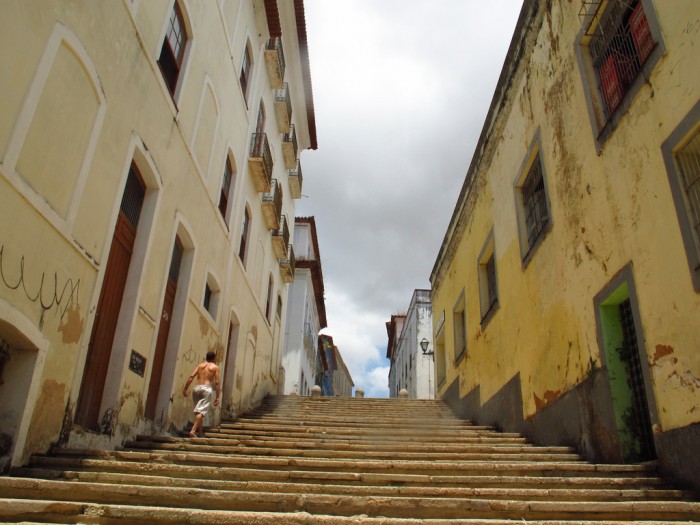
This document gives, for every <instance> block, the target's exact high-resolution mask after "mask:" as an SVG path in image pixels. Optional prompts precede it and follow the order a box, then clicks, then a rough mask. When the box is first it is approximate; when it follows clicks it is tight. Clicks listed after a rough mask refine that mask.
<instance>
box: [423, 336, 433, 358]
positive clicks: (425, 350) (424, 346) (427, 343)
mask: <svg viewBox="0 0 700 525" xmlns="http://www.w3.org/2000/svg"><path fill="white" fill-rule="evenodd" d="M429 344H430V341H428V340H427V339H426V338H425V337H424V338H423V340H422V341H421V342H420V347H421V350H423V355H433V354H434V353H435V352H433V351H432V350H431V351H430V352H428V345H429Z"/></svg>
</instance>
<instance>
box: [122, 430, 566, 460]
mask: <svg viewBox="0 0 700 525" xmlns="http://www.w3.org/2000/svg"><path fill="white" fill-rule="evenodd" d="M130 447H133V448H163V449H169V450H194V449H195V448H196V447H218V448H221V449H224V448H226V449H228V450H230V451H231V452H234V451H235V452H240V451H241V448H245V447H254V448H278V449H292V450H321V451H338V452H343V451H362V452H366V453H373V452H377V448H378V446H377V444H375V443H365V442H363V441H349V440H343V441H341V440H338V439H336V440H327V439H308V438H305V437H302V438H294V439H289V438H287V439H284V438H282V437H278V438H275V439H269V438H267V437H262V438H252V437H249V438H243V437H240V436H239V437H238V438H237V439H230V438H228V437H225V435H223V436H221V435H219V436H216V435H212V434H209V433H208V434H207V435H206V436H205V437H203V438H187V439H182V438H174V437H169V436H167V437H166V436H162V437H158V436H138V437H137V439H136V440H135V441H129V442H127V443H126V444H125V445H124V448H130ZM382 449H383V450H382V452H381V453H382V454H387V453H392V452H397V453H424V454H427V455H429V456H434V455H436V454H444V453H448V454H449V453H452V454H461V453H500V454H574V450H573V449H572V448H571V447H535V446H533V445H532V444H528V443H508V442H506V443H501V442H483V441H475V442H473V443H460V444H455V443H441V444H434V443H425V442H423V443H402V442H388V443H387V442H382Z"/></svg>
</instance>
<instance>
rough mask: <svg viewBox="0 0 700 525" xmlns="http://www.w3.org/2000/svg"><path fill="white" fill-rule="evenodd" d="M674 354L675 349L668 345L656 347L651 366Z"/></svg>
mask: <svg viewBox="0 0 700 525" xmlns="http://www.w3.org/2000/svg"><path fill="white" fill-rule="evenodd" d="M671 354H673V347H671V346H668V345H656V351H655V352H654V357H653V359H652V361H651V366H654V365H656V364H657V361H658V360H659V359H661V358H662V357H666V356H668V355H671Z"/></svg>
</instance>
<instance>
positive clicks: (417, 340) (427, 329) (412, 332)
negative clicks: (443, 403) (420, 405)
mask: <svg viewBox="0 0 700 525" xmlns="http://www.w3.org/2000/svg"><path fill="white" fill-rule="evenodd" d="M432 324H433V315H432V306H431V303H430V290H415V291H414V292H413V297H412V298H411V303H410V305H409V307H408V312H407V313H406V315H405V316H397V315H394V316H392V318H391V321H389V322H388V323H387V334H388V336H389V344H388V346H387V357H388V358H389V359H390V361H391V367H390V369H389V396H390V397H398V396H399V392H400V391H401V390H404V389H405V390H406V391H407V392H408V397H411V398H415V399H433V398H434V397H435V381H434V377H433V354H432V352H433V337H432V332H433V331H432ZM422 346H425V350H426V351H425V352H424V351H423V348H422Z"/></svg>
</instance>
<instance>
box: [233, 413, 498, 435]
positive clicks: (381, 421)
mask: <svg viewBox="0 0 700 525" xmlns="http://www.w3.org/2000/svg"><path fill="white" fill-rule="evenodd" d="M236 423H247V424H254V425H261V424H262V425H287V426H299V425H301V426H306V427H327V428H335V427H338V428H348V427H354V428H406V429H408V428H410V429H416V430H430V429H435V430H438V429H439V430H443V431H450V432H452V431H453V430H495V428H494V427H491V426H487V425H474V424H467V423H464V422H460V421H456V422H451V421H447V422H446V421H438V420H435V421H431V420H429V419H422V420H421V421H420V422H418V421H415V422H413V421H411V420H408V419H407V420H403V421H402V420H401V419H397V418H389V419H387V418H376V419H367V418H363V419H361V420H352V419H349V418H345V419H340V418H338V419H328V418H325V417H315V418H303V419H302V418H295V417H262V418H251V417H247V416H246V417H239V418H236V419H232V420H223V421H222V422H221V424H222V425H233V424H236Z"/></svg>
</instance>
